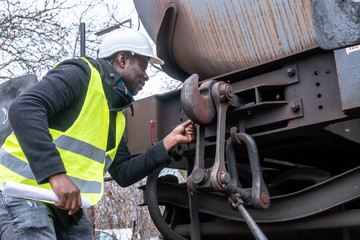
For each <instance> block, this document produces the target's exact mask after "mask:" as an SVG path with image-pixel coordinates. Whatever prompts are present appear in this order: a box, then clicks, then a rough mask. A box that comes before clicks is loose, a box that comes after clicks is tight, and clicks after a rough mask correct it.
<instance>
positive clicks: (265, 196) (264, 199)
mask: <svg viewBox="0 0 360 240" xmlns="http://www.w3.org/2000/svg"><path fill="white" fill-rule="evenodd" d="M261 200H262V202H263V203H264V204H268V203H269V201H270V196H269V194H268V193H267V192H263V193H262V194H261Z"/></svg>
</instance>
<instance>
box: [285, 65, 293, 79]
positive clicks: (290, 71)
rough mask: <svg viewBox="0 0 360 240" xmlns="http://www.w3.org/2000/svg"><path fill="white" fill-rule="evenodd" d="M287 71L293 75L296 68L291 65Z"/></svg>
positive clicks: (289, 74)
mask: <svg viewBox="0 0 360 240" xmlns="http://www.w3.org/2000/svg"><path fill="white" fill-rule="evenodd" d="M286 72H287V75H288V76H290V77H292V76H294V75H295V68H293V67H289V68H287V69H286Z"/></svg>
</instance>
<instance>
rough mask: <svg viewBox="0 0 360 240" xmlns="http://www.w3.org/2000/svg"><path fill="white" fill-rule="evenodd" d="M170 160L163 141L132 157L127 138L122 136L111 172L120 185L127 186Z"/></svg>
mask: <svg viewBox="0 0 360 240" xmlns="http://www.w3.org/2000/svg"><path fill="white" fill-rule="evenodd" d="M170 161H171V157H170V155H169V154H168V153H167V152H166V149H165V147H164V143H163V141H160V142H158V143H156V144H155V145H153V146H151V147H149V148H148V149H147V151H146V152H144V153H142V154H140V155H138V156H135V157H131V154H130V153H129V150H128V147H127V146H126V143H125V140H124V138H122V139H121V142H120V144H119V147H118V150H117V154H116V156H115V159H114V161H113V163H112V164H111V166H110V168H109V173H110V175H111V176H112V178H113V179H114V180H115V181H116V182H117V183H118V184H119V185H120V186H122V187H127V186H130V185H131V184H134V183H136V182H138V181H140V180H141V179H143V178H144V177H146V176H147V175H149V174H150V173H151V172H153V171H154V170H155V169H157V168H158V167H160V166H162V165H163V164H165V163H169V162H170Z"/></svg>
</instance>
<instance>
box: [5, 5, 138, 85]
mask: <svg viewBox="0 0 360 240" xmlns="http://www.w3.org/2000/svg"><path fill="white" fill-rule="evenodd" d="M109 2H110V1H109ZM121 2H122V1H116V2H114V3H107V1H100V0H91V1H71V0H33V1H22V0H2V1H0V16H1V17H0V30H1V31H0V59H1V61H0V82H2V81H4V80H7V79H11V78H14V77H18V76H21V75H24V74H29V73H32V74H35V75H37V76H38V77H41V76H42V75H43V74H44V73H45V72H46V71H48V70H49V69H50V68H52V67H53V66H54V65H55V64H56V63H57V62H59V61H60V60H63V59H66V58H71V57H75V56H79V55H80V54H79V46H78V40H79V36H80V35H79V26H80V22H85V23H87V25H86V26H87V27H86V36H87V39H86V40H87V42H86V47H87V49H86V50H87V51H86V52H87V53H88V54H90V55H92V56H94V57H96V49H97V45H98V43H99V40H100V39H99V38H98V37H97V36H95V32H97V31H99V30H101V29H103V28H106V27H108V26H111V25H114V24H118V23H120V22H122V21H123V19H124V18H125V17H128V16H129V15H130V14H131V13H128V14H122V15H121V14H119V8H120V7H119V5H120V3H121ZM126 15H128V16H126Z"/></svg>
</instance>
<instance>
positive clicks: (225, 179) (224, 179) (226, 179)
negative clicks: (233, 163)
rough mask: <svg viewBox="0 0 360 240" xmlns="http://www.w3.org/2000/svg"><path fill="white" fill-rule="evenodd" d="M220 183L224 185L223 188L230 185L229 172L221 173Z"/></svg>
mask: <svg viewBox="0 0 360 240" xmlns="http://www.w3.org/2000/svg"><path fill="white" fill-rule="evenodd" d="M220 182H221V184H222V186H224V185H225V187H226V185H228V184H229V183H230V174H229V173H228V172H225V171H221V172H220Z"/></svg>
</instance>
